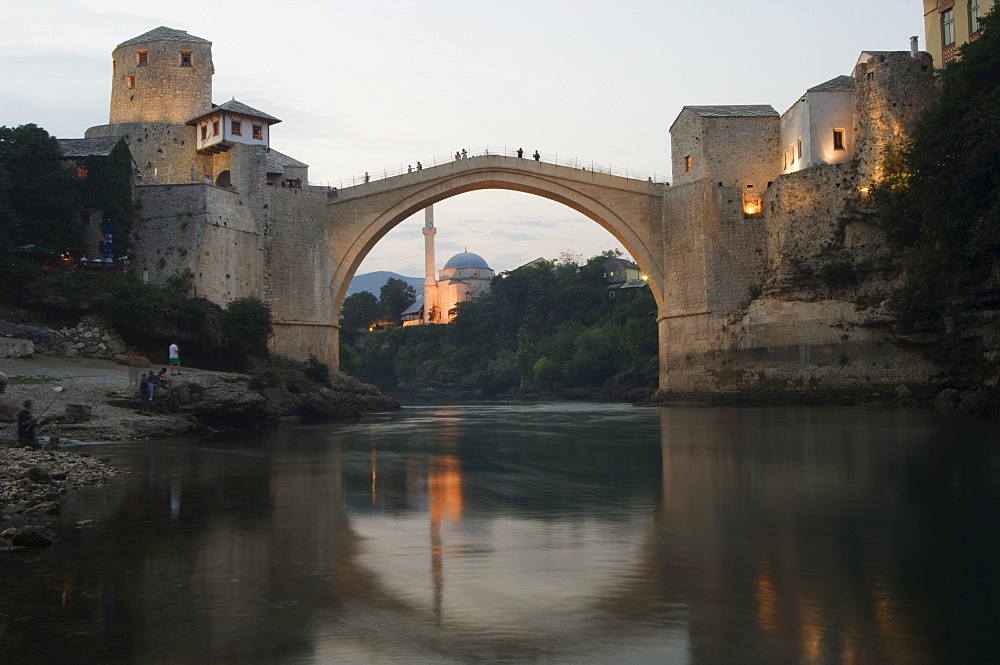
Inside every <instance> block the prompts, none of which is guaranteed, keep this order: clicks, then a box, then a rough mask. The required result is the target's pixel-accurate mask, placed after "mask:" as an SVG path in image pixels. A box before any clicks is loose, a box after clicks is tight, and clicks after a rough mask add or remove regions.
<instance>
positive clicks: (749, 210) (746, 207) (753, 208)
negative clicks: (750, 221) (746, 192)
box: [743, 201, 763, 215]
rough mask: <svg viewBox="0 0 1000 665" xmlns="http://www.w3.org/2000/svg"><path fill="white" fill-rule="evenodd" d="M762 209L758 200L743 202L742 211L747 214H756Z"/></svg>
mask: <svg viewBox="0 0 1000 665" xmlns="http://www.w3.org/2000/svg"><path fill="white" fill-rule="evenodd" d="M761 210H763V206H762V205H761V204H760V202H759V201H751V202H747V203H744V204H743V213H744V214H747V215H757V214H760V211H761Z"/></svg>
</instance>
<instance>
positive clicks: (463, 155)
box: [462, 148, 469, 159]
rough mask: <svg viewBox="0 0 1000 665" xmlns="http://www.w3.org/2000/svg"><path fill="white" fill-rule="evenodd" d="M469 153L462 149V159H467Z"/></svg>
mask: <svg viewBox="0 0 1000 665" xmlns="http://www.w3.org/2000/svg"><path fill="white" fill-rule="evenodd" d="M468 158H469V153H467V152H465V148H462V159H468Z"/></svg>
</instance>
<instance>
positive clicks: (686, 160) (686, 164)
mask: <svg viewBox="0 0 1000 665" xmlns="http://www.w3.org/2000/svg"><path fill="white" fill-rule="evenodd" d="M684 173H691V155H688V156H687V157H685V158H684Z"/></svg>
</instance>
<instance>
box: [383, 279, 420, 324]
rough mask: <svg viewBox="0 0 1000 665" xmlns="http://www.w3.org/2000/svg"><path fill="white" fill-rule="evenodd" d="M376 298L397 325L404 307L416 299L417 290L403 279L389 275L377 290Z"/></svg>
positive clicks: (404, 309)
mask: <svg viewBox="0 0 1000 665" xmlns="http://www.w3.org/2000/svg"><path fill="white" fill-rule="evenodd" d="M378 300H379V304H381V305H382V306H383V307H385V309H386V311H388V312H389V315H390V316H391V317H392V320H393V322H395V323H396V324H397V325H398V324H399V323H400V320H401V319H400V317H401V315H402V314H403V312H404V311H406V308H407V307H409V306H410V305H412V304H413V303H415V302H416V301H417V292H416V291H414V290H413V287H412V286H410V285H409V284H407V283H406V282H404V281H403V280H401V279H396V278H395V277H390V278H389V279H387V280H386V282H385V284H383V285H382V288H381V289H380V290H379V297H378Z"/></svg>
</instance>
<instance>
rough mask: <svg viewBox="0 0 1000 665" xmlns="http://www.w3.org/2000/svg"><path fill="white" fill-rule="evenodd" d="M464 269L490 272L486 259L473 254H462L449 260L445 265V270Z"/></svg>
mask: <svg viewBox="0 0 1000 665" xmlns="http://www.w3.org/2000/svg"><path fill="white" fill-rule="evenodd" d="M462 268H485V269H486V270H490V266H489V264H488V263H486V259H484V258H483V257H481V256H479V255H478V254H473V253H472V252H460V253H458V254H456V255H455V256H453V257H451V258H450V259H448V263H446V264H444V270H451V269H455V270H460V269H462Z"/></svg>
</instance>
